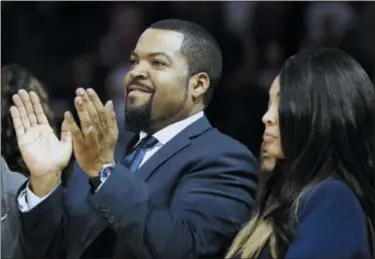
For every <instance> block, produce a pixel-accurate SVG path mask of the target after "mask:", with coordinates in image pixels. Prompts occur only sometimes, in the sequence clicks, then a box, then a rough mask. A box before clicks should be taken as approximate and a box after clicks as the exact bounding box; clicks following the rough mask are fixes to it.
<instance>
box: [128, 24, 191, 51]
mask: <svg viewBox="0 0 375 259" xmlns="http://www.w3.org/2000/svg"><path fill="white" fill-rule="evenodd" d="M183 40H184V35H183V34H182V33H179V32H175V31H169V30H162V29H147V30H146V31H145V32H143V33H142V35H141V37H139V40H138V43H137V46H136V48H135V52H136V53H137V54H141V53H143V54H147V53H151V52H165V53H171V54H172V53H176V52H180V49H181V45H182V42H183Z"/></svg>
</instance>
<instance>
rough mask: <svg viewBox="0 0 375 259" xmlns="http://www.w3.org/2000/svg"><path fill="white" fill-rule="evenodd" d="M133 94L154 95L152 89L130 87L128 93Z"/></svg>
mask: <svg viewBox="0 0 375 259" xmlns="http://www.w3.org/2000/svg"><path fill="white" fill-rule="evenodd" d="M131 92H141V93H152V89H150V88H149V87H145V86H140V85H130V86H129V87H128V91H127V93H128V94H129V93H131Z"/></svg>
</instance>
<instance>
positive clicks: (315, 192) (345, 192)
mask: <svg viewBox="0 0 375 259" xmlns="http://www.w3.org/2000/svg"><path fill="white" fill-rule="evenodd" d="M320 207H321V208H326V209H330V210H335V209H339V208H342V209H344V210H353V209H354V210H355V211H359V212H362V209H361V206H360V203H359V201H358V199H357V197H356V196H355V194H354V193H353V191H352V190H351V189H350V188H349V187H348V186H347V185H346V184H345V183H344V182H342V181H339V180H334V179H328V180H326V181H324V182H321V183H319V184H317V185H316V186H314V187H312V188H311V189H310V190H309V191H307V192H306V193H305V195H304V196H303V199H302V204H301V210H302V212H303V211H309V210H312V209H314V208H320ZM362 215H363V214H362Z"/></svg>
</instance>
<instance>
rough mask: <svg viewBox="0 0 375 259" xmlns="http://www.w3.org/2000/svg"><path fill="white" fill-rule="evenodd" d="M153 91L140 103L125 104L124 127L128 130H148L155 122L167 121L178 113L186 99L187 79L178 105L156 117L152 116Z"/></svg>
mask: <svg viewBox="0 0 375 259" xmlns="http://www.w3.org/2000/svg"><path fill="white" fill-rule="evenodd" d="M155 93H156V92H155V91H154V92H152V93H151V96H150V98H149V99H148V101H147V102H146V103H144V104H142V105H128V103H126V104H125V128H126V129H127V130H129V131H132V132H135V133H138V132H140V131H145V132H148V131H149V129H151V127H152V126H153V125H154V124H156V123H162V122H163V121H168V120H170V119H171V118H173V117H175V116H176V115H178V114H179V113H180V112H181V111H182V110H183V109H184V107H185V103H186V100H187V98H188V93H189V85H188V81H187V82H186V83H185V87H184V96H183V99H182V101H181V104H180V106H178V107H175V108H173V109H171V110H170V113H168V114H164V115H161V116H159V117H157V118H152V106H153V102H154V97H155Z"/></svg>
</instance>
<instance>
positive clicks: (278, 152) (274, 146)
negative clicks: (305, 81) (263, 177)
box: [262, 76, 284, 159]
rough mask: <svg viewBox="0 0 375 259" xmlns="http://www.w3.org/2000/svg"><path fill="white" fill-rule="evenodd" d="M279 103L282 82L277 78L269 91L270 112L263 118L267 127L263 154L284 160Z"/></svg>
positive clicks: (264, 135)
mask: <svg viewBox="0 0 375 259" xmlns="http://www.w3.org/2000/svg"><path fill="white" fill-rule="evenodd" d="M279 101H280V82H279V76H277V77H276V79H275V80H274V81H273V83H272V86H271V89H270V91H269V101H268V110H267V112H266V113H265V114H264V116H263V118H262V121H263V123H264V125H265V130H264V134H263V145H262V153H263V152H264V153H266V154H267V155H268V156H270V157H273V158H274V159H282V158H284V153H283V150H282V148H281V138H280V127H279Z"/></svg>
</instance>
